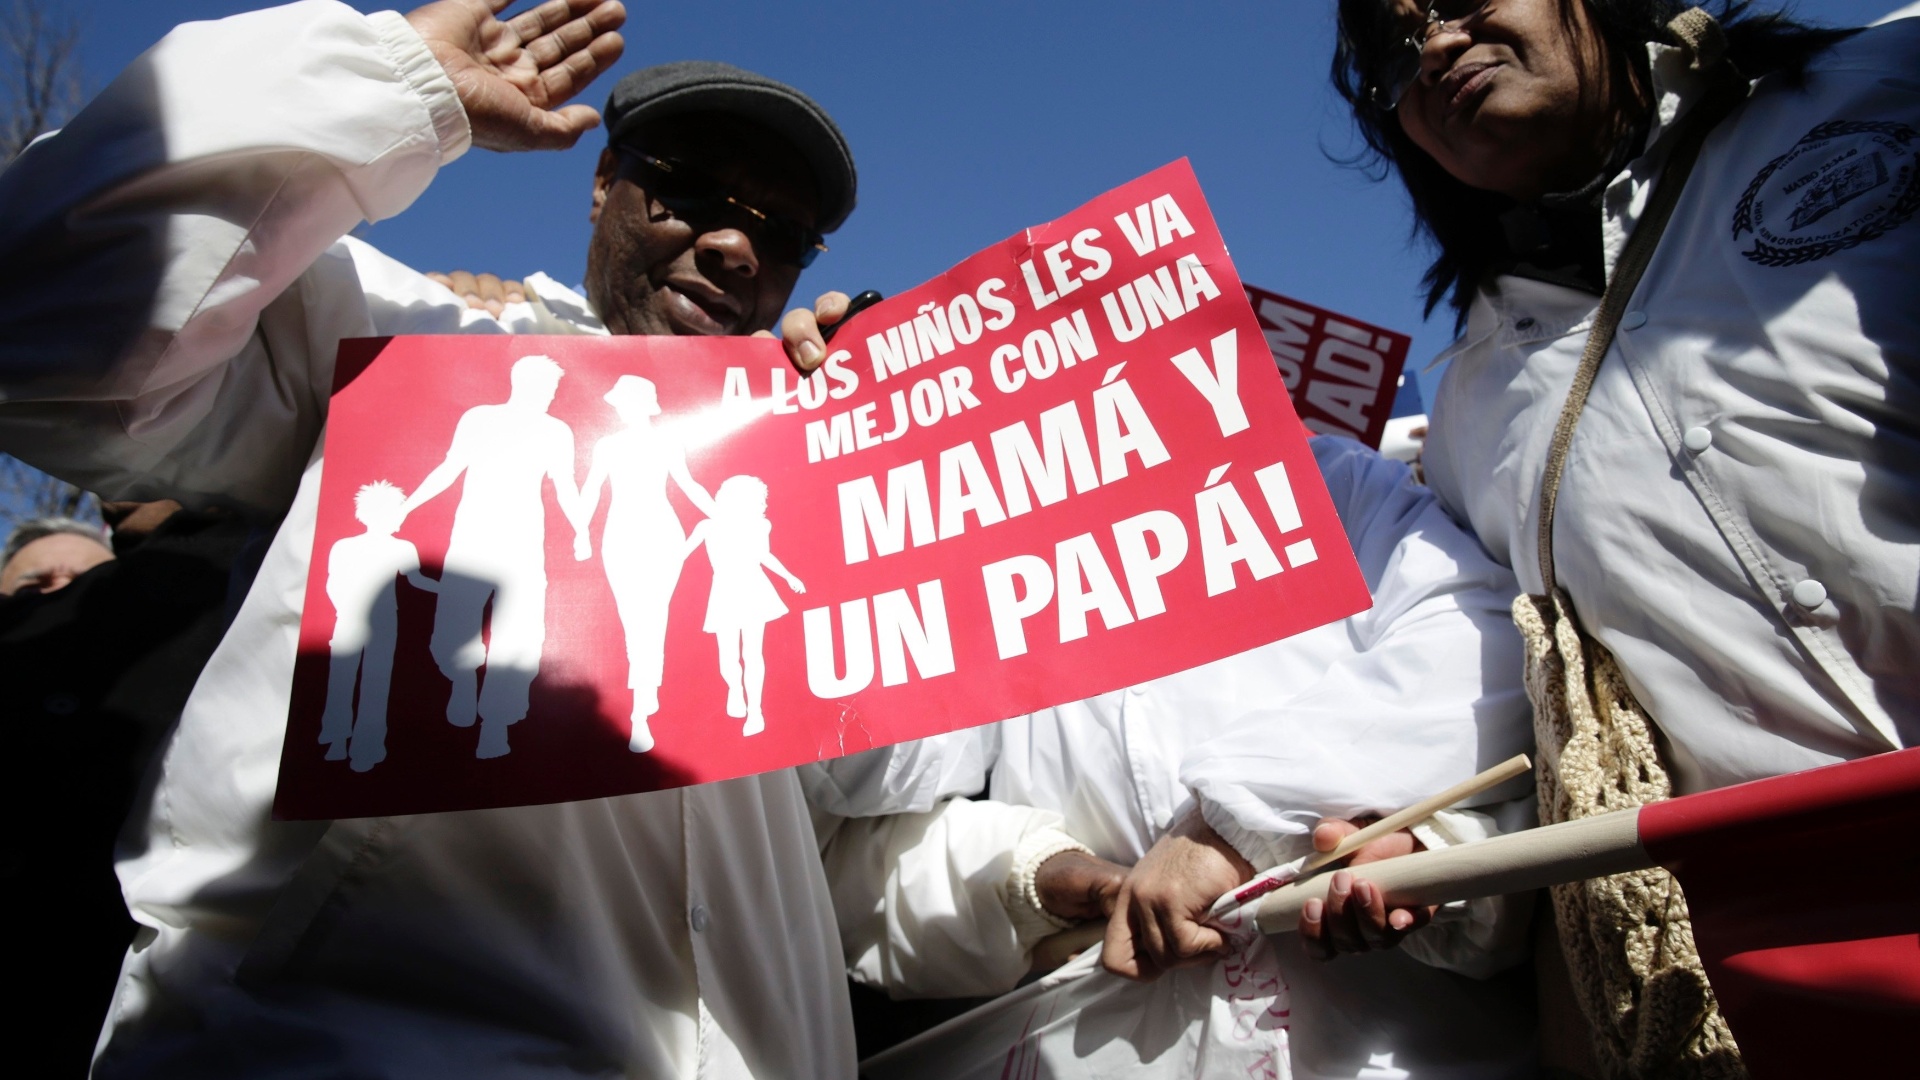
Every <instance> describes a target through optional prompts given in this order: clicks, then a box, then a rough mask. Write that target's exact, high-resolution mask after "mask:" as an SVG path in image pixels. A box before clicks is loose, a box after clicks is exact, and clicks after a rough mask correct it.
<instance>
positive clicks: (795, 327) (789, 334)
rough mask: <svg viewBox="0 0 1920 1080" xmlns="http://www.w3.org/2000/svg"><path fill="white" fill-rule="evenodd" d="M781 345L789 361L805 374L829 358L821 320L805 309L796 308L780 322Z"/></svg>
mask: <svg viewBox="0 0 1920 1080" xmlns="http://www.w3.org/2000/svg"><path fill="white" fill-rule="evenodd" d="M842 310H844V309H842ZM780 344H781V345H782V346H784V347H785V348H786V350H787V359H789V360H791V361H793V366H794V367H796V368H798V369H800V370H801V371H803V372H805V371H812V370H813V369H814V368H817V367H819V366H820V362H821V361H822V360H825V359H826V358H827V340H826V338H824V337H822V336H821V334H820V323H819V320H818V319H817V318H816V317H815V316H814V313H813V312H811V311H808V310H807V309H805V308H794V309H793V310H792V311H789V312H787V317H786V318H784V319H781V320H780Z"/></svg>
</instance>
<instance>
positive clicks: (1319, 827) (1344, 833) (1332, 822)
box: [1313, 818, 1360, 851]
mask: <svg viewBox="0 0 1920 1080" xmlns="http://www.w3.org/2000/svg"><path fill="white" fill-rule="evenodd" d="M1359 831H1360V826H1358V825H1355V824H1354V823H1353V822H1351V821H1347V820H1345V819H1344V818H1321V819H1320V821H1319V822H1318V823H1317V824H1315V825H1314V827H1313V850H1315V851H1332V850H1333V849H1334V848H1337V847H1339V846H1340V841H1342V840H1345V839H1346V838H1347V837H1349V836H1352V835H1353V834H1354V833H1357V832H1359Z"/></svg>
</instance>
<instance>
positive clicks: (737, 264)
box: [694, 225, 760, 278]
mask: <svg viewBox="0 0 1920 1080" xmlns="http://www.w3.org/2000/svg"><path fill="white" fill-rule="evenodd" d="M694 247H695V248H696V249H697V250H699V251H711V252H713V253H714V254H715V255H717V256H718V257H719V259H720V264H721V266H723V267H724V268H725V269H726V270H727V272H728V273H730V274H738V275H740V276H741V277H748V278H750V277H753V276H755V275H757V274H759V273H760V253H759V252H758V251H755V250H754V245H753V236H752V235H751V234H750V233H748V232H747V231H746V230H745V229H742V228H740V227H738V226H735V225H727V226H721V227H718V228H712V229H708V230H707V231H706V232H703V233H701V234H700V237H699V239H697V240H695V241H694Z"/></svg>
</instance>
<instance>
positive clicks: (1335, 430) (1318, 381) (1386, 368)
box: [1243, 285, 1413, 450]
mask: <svg viewBox="0 0 1920 1080" xmlns="http://www.w3.org/2000/svg"><path fill="white" fill-rule="evenodd" d="M1243 288H1244V289H1245V290H1246V293H1247V302H1248V303H1250V304H1252V305H1253V311H1254V315H1255V316H1256V317H1257V318H1258V319H1259V320H1260V332H1261V334H1262V335H1263V336H1264V337H1265V338H1266V340H1267V348H1269V349H1270V350H1272V352H1273V361H1274V364H1275V365H1276V366H1278V367H1279V369H1280V377H1281V380H1282V381H1284V382H1285V383H1286V386H1287V392H1288V393H1289V394H1290V395H1292V397H1293V407H1294V409H1296V410H1297V411H1298V412H1299V414H1300V419H1301V421H1302V422H1303V423H1305V424H1306V426H1307V427H1308V428H1309V429H1310V430H1312V431H1314V432H1317V433H1319V434H1322V435H1345V436H1347V437H1348V438H1350V439H1358V440H1360V441H1361V442H1363V443H1366V444H1367V445H1368V446H1371V447H1373V448H1374V449H1376V450H1377V449H1379V447H1380V439H1381V437H1382V436H1383V435H1385V434H1386V431H1387V420H1388V419H1389V418H1390V417H1391V416H1392V415H1393V396H1394V393H1395V391H1397V390H1398V389H1399V387H1400V372H1401V371H1402V370H1403V369H1404V368H1405V367H1406V364H1407V349H1408V348H1409V347H1410V346H1411V345H1412V343H1413V339H1412V338H1410V337H1408V336H1407V335H1405V334H1399V333H1395V332H1394V331H1392V330H1388V329H1385V328H1384V327H1379V326H1374V325H1373V324H1371V323H1364V322H1361V321H1360V320H1358V319H1354V318H1349V317H1348V316H1345V315H1339V314H1336V313H1334V312H1331V311H1328V310H1326V309H1325V308H1318V307H1314V306H1313V305H1312V304H1307V303H1302V302H1301V301H1299V300H1295V299H1293V298H1292V297H1287V296H1282V295H1280V294H1279V293H1276V292H1268V291H1267V290H1265V289H1261V288H1256V287H1254V286H1252V285H1245V286H1243Z"/></svg>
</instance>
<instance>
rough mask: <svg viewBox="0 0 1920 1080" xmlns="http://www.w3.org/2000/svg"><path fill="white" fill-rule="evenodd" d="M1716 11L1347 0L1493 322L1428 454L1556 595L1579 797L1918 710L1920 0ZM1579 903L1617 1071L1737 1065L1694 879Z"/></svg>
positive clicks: (1546, 783)
mask: <svg viewBox="0 0 1920 1080" xmlns="http://www.w3.org/2000/svg"><path fill="white" fill-rule="evenodd" d="M1715 10H1716V11H1717V12H1718V15H1719V19H1718V22H1715V21H1714V20H1712V19H1709V18H1707V17H1706V16H1705V13H1702V12H1687V13H1682V12H1681V11H1680V8H1679V5H1677V4H1673V3H1669V2H1666V0H1341V3H1340V8H1339V11H1340V45H1339V49H1338V52H1337V54H1336V56H1335V58H1334V65H1333V79H1334V84H1335V86H1336V87H1337V88H1338V89H1339V91H1340V93H1341V94H1342V96H1343V97H1345V98H1346V100H1347V101H1348V102H1349V103H1350V104H1351V106H1352V108H1353V113H1354V116H1355V119H1356V122H1357V124H1358V127H1359V130H1360V132H1361V134H1362V136H1363V137H1364V139H1365V140H1366V143H1367V145H1368V147H1369V148H1370V149H1371V151H1372V153H1373V154H1374V155H1375V156H1377V159H1378V161H1379V162H1380V163H1382V164H1383V165H1385V166H1387V167H1389V168H1391V170H1392V171H1394V172H1397V173H1398V175H1399V177H1400V179H1401V181H1402V182H1403V183H1404V184H1405V185H1406V188H1407V192H1408V194H1409V196H1410V197H1411V200H1412V205H1413V209H1414V214H1415V219H1416V222H1417V226H1416V227H1417V230H1418V231H1419V232H1420V233H1421V234H1423V235H1424V236H1425V237H1426V238H1428V239H1429V240H1431V241H1432V243H1433V246H1434V248H1435V250H1436V254H1435V258H1434V261H1433V263H1432V265H1431V266H1430V267H1429V269H1428V271H1427V275H1426V281H1425V284H1426V288H1427V299H1428V308H1429V310H1430V311H1431V310H1432V309H1433V308H1435V307H1438V306H1440V305H1441V304H1443V303H1444V304H1446V305H1448V306H1450V307H1451V308H1452V309H1453V311H1454V313H1455V316H1456V320H1457V323H1458V325H1459V327H1460V330H1461V336H1460V339H1459V341H1458V342H1457V343H1456V344H1455V345H1454V346H1453V347H1452V348H1450V349H1449V350H1448V351H1447V355H1448V356H1450V357H1451V364H1450V366H1449V369H1448V371H1447V373H1446V375H1445V377H1444V380H1443V382H1442V384H1441V387H1440V390H1439V393H1438V395H1437V397H1436V401H1435V406H1434V410H1433V422H1432V436H1431V438H1430V439H1429V440H1428V443H1427V448H1426V455H1425V463H1426V469H1427V474H1428V477H1429V478H1430V481H1431V483H1432V485H1433V487H1434V488H1435V490H1436V491H1437V493H1438V494H1439V496H1440V498H1441V499H1442V501H1443V502H1444V503H1445V504H1446V506H1447V507H1448V508H1449V510H1450V511H1451V512H1452V513H1453V515H1454V516H1455V517H1456V518H1457V519H1458V520H1461V521H1463V522H1466V523H1467V524H1469V525H1470V526H1471V527H1472V529H1473V530H1474V532H1475V533H1477V534H1478V536H1479V537H1480V539H1481V541H1482V543H1484V544H1485V545H1486V547H1487V549H1488V550H1489V551H1490V552H1491V553H1492V554H1493V555H1494V557H1495V558H1497V559H1499V560H1500V561H1502V562H1504V563H1507V564H1508V565H1510V566H1512V568H1513V569H1514V571H1515V572H1516V574H1517V576H1518V577H1519V579H1520V582H1521V585H1522V586H1523V587H1524V588H1525V589H1526V590H1527V592H1529V593H1530V594H1533V595H1531V596H1528V597H1523V598H1522V599H1521V601H1520V602H1519V603H1518V604H1516V605H1515V615H1516V618H1517V619H1518V621H1519V622H1520V624H1521V628H1522V631H1523V633H1524V634H1525V635H1526V636H1527V637H1528V639H1529V656H1528V662H1529V683H1530V685H1529V691H1530V693H1531V695H1532V696H1533V698H1534V702H1535V707H1536V725H1535V726H1536V735H1537V736H1538V739H1539V742H1540V751H1541V754H1540V756H1541V763H1542V764H1541V774H1540V783H1541V815H1542V818H1543V819H1545V820H1549V821H1551V820H1561V819H1564V818H1569V817H1582V816H1586V815H1587V814H1589V813H1594V812H1598V811H1601V810H1607V809H1614V808H1618V807H1623V806H1628V805H1634V804H1637V803H1639V802H1643V801H1646V800H1648V799H1654V798H1664V797H1666V796H1667V795H1670V794H1674V793H1683V792H1691V791H1699V790H1703V789H1708V788H1715V787H1720V786H1723V785H1727V784H1733V783H1739V782H1742V781H1746V780H1752V779H1757V778H1760V777H1764V776H1770V775H1775V774H1779V773H1785V772H1792V771H1798V770H1801V769H1807V768H1812V767H1815V766H1818V765H1823V764H1828V763H1831V762H1836V761H1842V760H1847V759H1851V758H1856V757H1861V756H1864V755H1868V754H1875V753H1881V752H1884V751H1887V750H1892V749H1897V748H1900V747H1904V746H1910V745H1914V744H1915V742H1916V737H1917V736H1920V617H1916V607H1917V606H1920V420H1917V419H1916V417H1917V413H1916V408H1915V406H1916V402H1917V401H1920V303H1916V302H1915V301H1916V288H1915V285H1916V276H1917V275H1920V225H1915V224H1913V223H1912V222H1911V220H1910V219H1911V218H1912V217H1913V216H1914V212H1915V210H1916V209H1920V20H1915V19H1906V20H1901V21H1897V22H1894V23H1891V24H1889V25H1886V26H1882V27H1878V28H1875V29H1872V30H1866V31H1843V30H1827V29H1818V28H1813V27H1809V26H1806V25H1802V24H1799V23H1796V22H1793V21H1791V20H1789V19H1788V18H1786V17H1784V16H1781V15H1777V14H1763V13H1756V12H1754V11H1752V10H1751V9H1749V8H1748V7H1747V6H1746V5H1744V4H1740V5H1732V4H1719V5H1715ZM1576 654H1577V655H1576ZM1583 673H1584V675H1585V676H1586V677H1585V678H1581V677H1580V676H1581V675H1582V674H1583ZM1555 901H1556V907H1557V908H1558V911H1559V919H1558V925H1559V928H1560V931H1561V936H1562V939H1563V946H1564V948H1565V953H1566V958H1567V960H1568V962H1569V964H1570V966H1571V968H1572V969H1573V976H1574V979H1573V981H1574V984H1575V987H1576V991H1577V994H1578V996H1579V998H1580V1001H1581V1005H1582V1007H1583V1011H1584V1012H1585V1013H1586V1015H1587V1017H1588V1018H1589V1019H1590V1020H1592V1021H1593V1022H1594V1024H1595V1026H1596V1029H1597V1033H1596V1034H1597V1037H1596V1040H1595V1046H1596V1049H1597V1050H1598V1052H1599V1057H1600V1063H1601V1065H1602V1067H1604V1068H1605V1070H1606V1071H1607V1072H1608V1073H1610V1074H1615V1075H1639V1074H1648V1075H1651V1074H1653V1073H1656V1072H1657V1073H1660V1074H1662V1075H1701V1076H1705V1075H1739V1070H1740V1063H1739V1059H1738V1052H1737V1050H1735V1049H1734V1047H1733V1043H1732V1040H1731V1036H1730V1035H1729V1033H1728V1031H1727V1029H1726V1027H1725V1024H1724V1023H1723V1022H1722V1021H1720V1020H1719V1018H1718V1016H1717V1014H1715V1012H1714V1010H1713V1007H1712V1003H1711V998H1710V996H1708V995H1709V992H1708V991H1707V989H1706V986H1705V982H1704V977H1703V976H1702V975H1701V974H1700V967H1699V963H1698V960H1697V958H1695V957H1694V955H1693V944H1692V940H1691V937H1690V934H1689V933H1688V931H1687V922H1686V917H1685V903H1684V899H1683V898H1681V897H1680V896H1679V893H1678V890H1677V887H1676V886H1674V885H1673V884H1672V882H1671V879H1670V878H1666V877H1665V875H1664V874H1663V873H1659V872H1655V873H1652V874H1649V875H1647V876H1644V877H1640V878H1636V879H1633V880H1630V881H1623V880H1621V879H1604V880H1603V881H1601V882H1590V883H1585V884H1583V885H1581V886H1576V887H1569V888H1567V889H1562V890H1557V891H1556V896H1555ZM1333 908H1334V904H1333V903H1332V901H1331V900H1329V903H1328V909H1329V911H1328V918H1329V919H1330V920H1334V919H1339V918H1351V917H1352V916H1350V915H1347V914H1346V913H1342V912H1335V911H1334V910H1333ZM1703 1002H1704V1004H1703Z"/></svg>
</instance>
